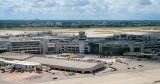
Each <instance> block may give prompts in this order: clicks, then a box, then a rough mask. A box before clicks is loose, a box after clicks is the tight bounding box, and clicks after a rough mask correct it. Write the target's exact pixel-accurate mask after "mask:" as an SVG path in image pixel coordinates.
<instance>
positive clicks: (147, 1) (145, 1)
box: [140, 0, 152, 5]
mask: <svg viewBox="0 0 160 84" xmlns="http://www.w3.org/2000/svg"><path fill="white" fill-rule="evenodd" d="M140 4H141V5H151V4H152V2H151V1H150V0H140Z"/></svg>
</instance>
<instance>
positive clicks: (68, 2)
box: [0, 0, 160, 20]
mask: <svg viewBox="0 0 160 84" xmlns="http://www.w3.org/2000/svg"><path fill="white" fill-rule="evenodd" d="M34 19H39V20H160V0H132V1H131V0H0V20H34Z"/></svg>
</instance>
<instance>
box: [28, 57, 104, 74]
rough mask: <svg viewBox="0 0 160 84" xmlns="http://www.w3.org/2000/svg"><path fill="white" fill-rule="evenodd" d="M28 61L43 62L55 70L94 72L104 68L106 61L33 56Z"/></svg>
mask: <svg viewBox="0 0 160 84" xmlns="http://www.w3.org/2000/svg"><path fill="white" fill-rule="evenodd" d="M26 61H31V62H37V63H41V64H42V65H45V66H49V67H51V68H52V69H55V70H62V71H72V72H77V73H92V72H95V71H99V70H101V69H103V68H104V63H98V62H86V61H77V60H75V61H74V60H68V59H55V58H45V57H32V58H30V59H27V60H26Z"/></svg>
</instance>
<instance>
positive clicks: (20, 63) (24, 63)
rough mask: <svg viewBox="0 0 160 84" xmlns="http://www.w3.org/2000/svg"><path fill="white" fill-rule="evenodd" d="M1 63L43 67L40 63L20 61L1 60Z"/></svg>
mask: <svg viewBox="0 0 160 84" xmlns="http://www.w3.org/2000/svg"><path fill="white" fill-rule="evenodd" d="M0 61H3V62H5V63H11V64H19V65H41V64H40V63H35V62H27V61H18V60H13V61H9V60H4V59H1V58H0Z"/></svg>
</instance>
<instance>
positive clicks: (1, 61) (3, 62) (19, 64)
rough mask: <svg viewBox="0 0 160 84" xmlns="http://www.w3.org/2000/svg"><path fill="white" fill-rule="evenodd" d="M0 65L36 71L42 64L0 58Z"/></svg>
mask: <svg viewBox="0 0 160 84" xmlns="http://www.w3.org/2000/svg"><path fill="white" fill-rule="evenodd" d="M0 65H1V66H3V67H6V66H13V67H12V68H14V69H23V70H25V71H36V70H41V69H42V66H41V64H40V63H35V62H27V61H18V60H13V61H9V60H4V59H1V58H0Z"/></svg>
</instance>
